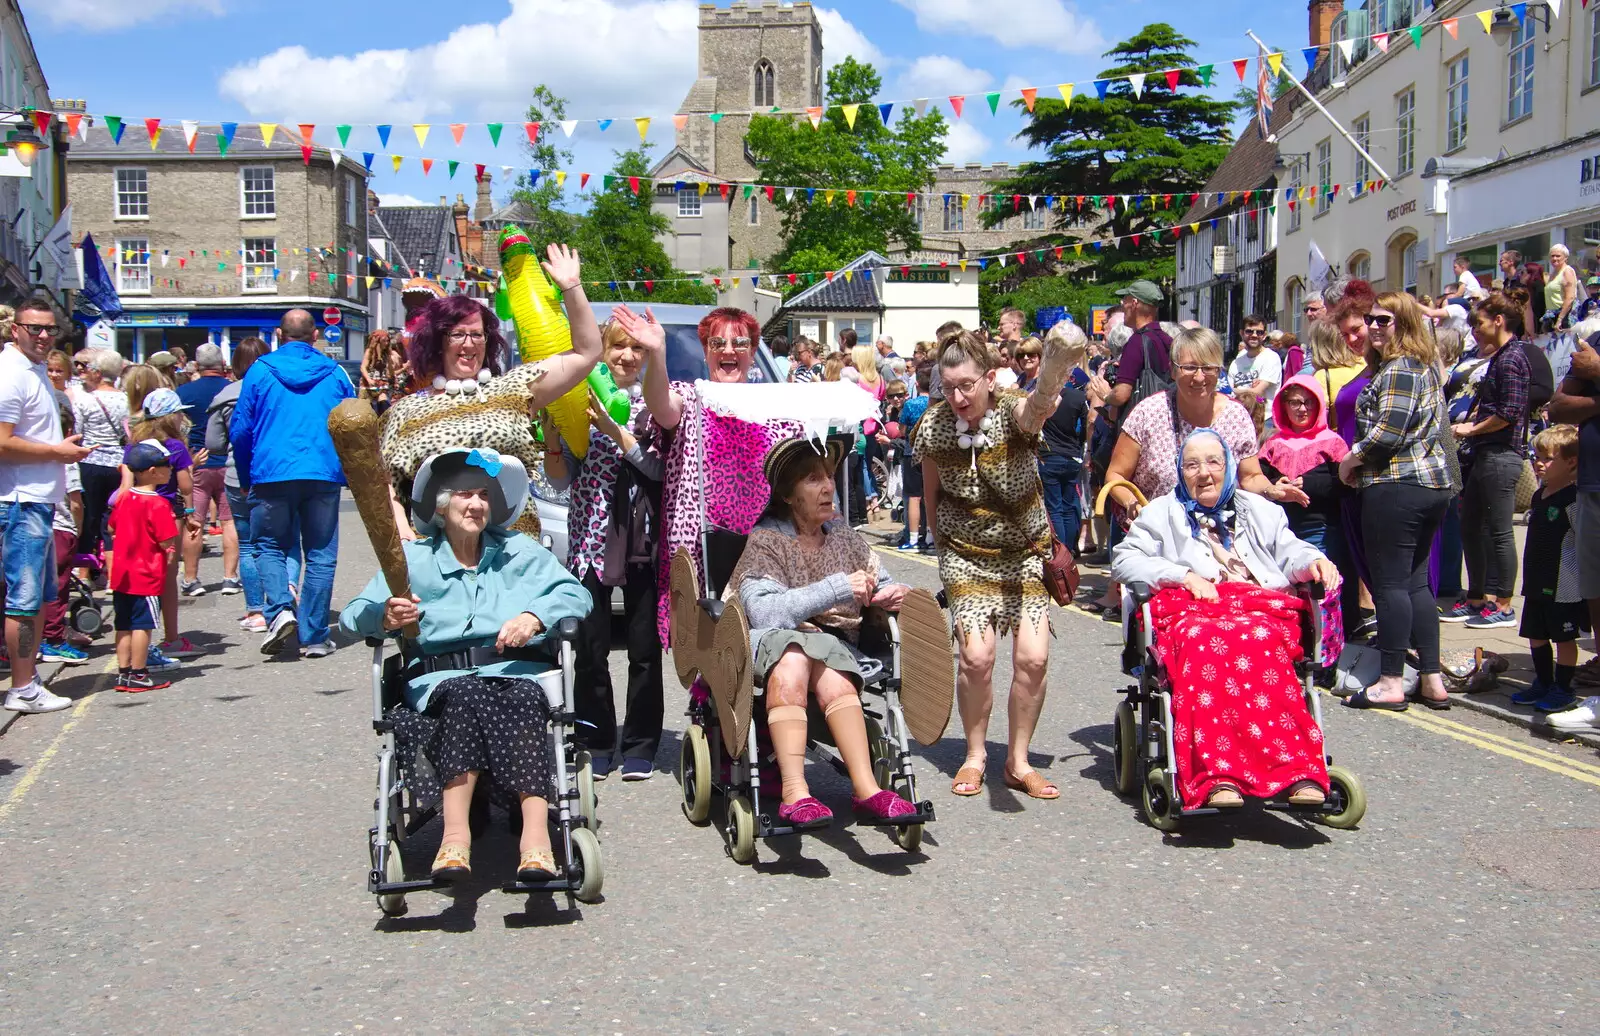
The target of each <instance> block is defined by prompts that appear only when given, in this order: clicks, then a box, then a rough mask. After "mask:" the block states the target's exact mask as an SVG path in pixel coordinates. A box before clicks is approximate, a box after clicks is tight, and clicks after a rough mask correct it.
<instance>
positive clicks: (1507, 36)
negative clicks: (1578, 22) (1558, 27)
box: [1489, 0, 1550, 46]
mask: <svg viewBox="0 0 1600 1036" xmlns="http://www.w3.org/2000/svg"><path fill="white" fill-rule="evenodd" d="M1526 7H1527V10H1525V11H1524V12H1523V17H1524V18H1533V19H1536V20H1539V21H1542V22H1543V23H1544V31H1545V32H1546V33H1548V32H1549V31H1550V5H1549V4H1548V3H1545V2H1544V0H1528V3H1527V5H1526ZM1541 15H1542V16H1543V17H1542V18H1541V17H1540V16H1541ZM1521 24H1522V23H1521V22H1520V21H1519V20H1518V19H1517V16H1516V13H1515V12H1513V11H1512V10H1511V8H1510V7H1509V6H1508V5H1507V4H1506V3H1505V0H1501V3H1500V6H1499V7H1497V8H1495V10H1494V19H1493V20H1492V21H1491V22H1490V24H1489V38H1490V39H1492V40H1494V41H1495V42H1496V43H1498V44H1500V45H1501V46H1505V45H1506V44H1507V43H1508V42H1510V40H1511V37H1513V36H1515V35H1516V33H1517V29H1519V28H1520V27H1521Z"/></svg>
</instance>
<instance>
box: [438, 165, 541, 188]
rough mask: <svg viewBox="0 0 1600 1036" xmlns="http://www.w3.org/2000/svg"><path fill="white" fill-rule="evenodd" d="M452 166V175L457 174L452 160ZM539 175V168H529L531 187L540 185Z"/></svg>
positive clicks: (529, 184) (529, 183)
mask: <svg viewBox="0 0 1600 1036" xmlns="http://www.w3.org/2000/svg"><path fill="white" fill-rule="evenodd" d="M450 166H451V168H450V173H451V175H454V174H455V163H454V162H451V163H450ZM539 175H540V174H539V170H537V169H529V170H528V186H529V187H538V186H539Z"/></svg>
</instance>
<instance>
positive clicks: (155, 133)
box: [144, 119, 161, 140]
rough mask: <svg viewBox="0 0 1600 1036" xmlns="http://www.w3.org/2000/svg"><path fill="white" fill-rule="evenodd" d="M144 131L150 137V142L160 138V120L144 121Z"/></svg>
mask: <svg viewBox="0 0 1600 1036" xmlns="http://www.w3.org/2000/svg"><path fill="white" fill-rule="evenodd" d="M144 131H145V132H146V133H148V134H149V135H150V138H151V139H152V140H154V139H156V138H158V137H160V136H161V120H160V119H146V120H144Z"/></svg>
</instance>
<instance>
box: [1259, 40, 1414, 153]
mask: <svg viewBox="0 0 1600 1036" xmlns="http://www.w3.org/2000/svg"><path fill="white" fill-rule="evenodd" d="M1244 34H1245V35H1246V36H1248V37H1250V38H1251V39H1252V40H1255V41H1256V46H1257V47H1259V48H1261V53H1262V54H1266V53H1267V45H1266V44H1265V43H1262V42H1261V37H1260V36H1257V35H1256V34H1255V33H1254V32H1252V31H1251V30H1249V29H1246V30H1245V31H1244ZM1327 60H1329V61H1332V60H1333V54H1332V53H1331V52H1330V53H1329V54H1328V57H1327ZM1289 81H1290V82H1291V83H1293V84H1294V86H1295V89H1296V90H1299V91H1300V92H1301V93H1303V94H1305V95H1306V100H1308V101H1310V102H1311V105H1312V107H1314V108H1316V109H1317V111H1319V112H1321V113H1322V114H1323V116H1324V117H1326V118H1327V120H1328V121H1329V122H1331V123H1333V128H1334V129H1336V130H1338V131H1339V135H1340V136H1341V137H1343V138H1344V139H1346V140H1348V141H1349V142H1350V146H1351V147H1353V148H1355V149H1356V153H1357V154H1359V155H1360V156H1361V157H1362V158H1364V159H1366V160H1367V163H1368V164H1369V165H1371V166H1372V168H1373V169H1374V170H1375V171H1376V172H1377V174H1378V176H1379V177H1381V178H1382V179H1385V180H1388V179H1391V177H1390V176H1389V174H1388V172H1386V171H1385V170H1384V168H1383V166H1381V165H1379V164H1378V160H1377V159H1376V158H1373V157H1372V155H1371V154H1370V153H1369V152H1368V151H1367V149H1366V148H1364V147H1362V146H1361V143H1360V142H1359V141H1357V140H1356V138H1355V137H1353V136H1351V135H1350V131H1349V130H1347V129H1345V128H1344V126H1343V125H1341V124H1340V122H1339V120H1338V119H1336V118H1334V117H1333V115H1332V114H1331V113H1330V112H1329V111H1328V109H1326V108H1324V107H1323V106H1322V102H1321V101H1319V100H1317V98H1316V95H1315V94H1313V93H1312V92H1311V91H1310V90H1307V89H1306V87H1305V84H1304V83H1302V82H1300V80H1298V79H1296V78H1295V77H1294V76H1290V77H1289Z"/></svg>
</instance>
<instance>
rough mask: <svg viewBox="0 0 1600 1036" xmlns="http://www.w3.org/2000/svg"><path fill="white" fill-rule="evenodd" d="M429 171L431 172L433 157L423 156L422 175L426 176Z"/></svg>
mask: <svg viewBox="0 0 1600 1036" xmlns="http://www.w3.org/2000/svg"><path fill="white" fill-rule="evenodd" d="M431 172H433V159H431V158H424V159H423V160H422V175H423V176H427V175H428V174H429V173H431Z"/></svg>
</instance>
